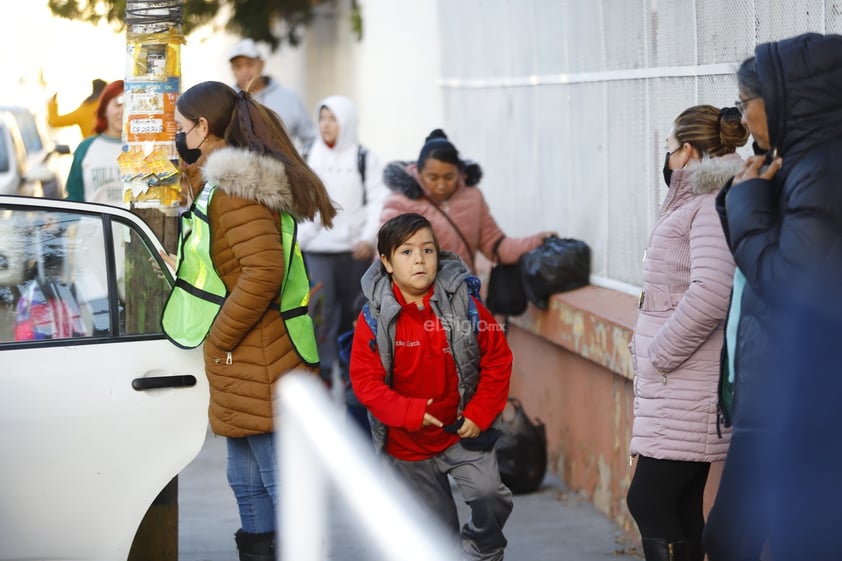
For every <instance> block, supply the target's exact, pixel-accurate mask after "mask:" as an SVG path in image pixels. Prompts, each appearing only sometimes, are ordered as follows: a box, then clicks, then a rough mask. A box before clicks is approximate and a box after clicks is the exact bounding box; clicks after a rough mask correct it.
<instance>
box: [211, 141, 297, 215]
mask: <svg viewBox="0 0 842 561" xmlns="http://www.w3.org/2000/svg"><path fill="white" fill-rule="evenodd" d="M202 175H203V176H204V179H205V181H206V182H208V183H210V184H212V185H216V187H217V188H218V189H221V190H223V191H225V192H226V193H228V194H229V195H231V196H234V197H239V198H242V199H248V200H252V201H256V202H258V203H260V204H262V205H264V206H266V207H267V208H270V209H272V210H276V211H283V212H289V213H292V212H293V197H292V191H291V190H290V188H289V179H288V178H287V173H286V167H285V166H284V164H283V162H281V161H279V160H276V159H275V158H273V157H271V156H265V155H262V154H257V153H255V152H253V151H251V150H246V149H243V148H234V147H230V146H229V147H226V148H220V149H219V150H216V151H214V152H213V153H212V154H210V155H209V156H208V159H207V161H206V162H205V165H204V166H202Z"/></svg>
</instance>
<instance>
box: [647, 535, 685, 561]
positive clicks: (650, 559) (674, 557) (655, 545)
mask: <svg viewBox="0 0 842 561" xmlns="http://www.w3.org/2000/svg"><path fill="white" fill-rule="evenodd" d="M643 556H644V557H645V558H646V561H689V559H690V557H689V552H688V550H687V542H686V541H683V540H682V541H678V542H668V541H667V540H665V539H664V538H643Z"/></svg>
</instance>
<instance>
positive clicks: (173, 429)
mask: <svg viewBox="0 0 842 561" xmlns="http://www.w3.org/2000/svg"><path fill="white" fill-rule="evenodd" d="M160 249H161V244H160V242H159V241H158V240H157V239H156V237H155V235H154V234H153V232H152V231H151V230H150V228H149V227H148V226H147V225H146V224H145V223H144V222H143V221H142V220H141V219H140V218H139V217H138V216H136V215H134V214H132V213H131V212H129V211H127V210H124V209H121V208H118V207H113V206H108V205H99V204H94V203H79V202H72V201H66V200H53V199H44V198H32V197H21V196H0V364H2V367H0V382H2V387H3V389H2V391H0V449H2V450H5V451H6V453H5V454H4V459H3V461H2V462H0V559H86V560H117V559H126V558H127V556H128V553H129V550H130V548H131V544H132V541H133V539H134V536H135V533H136V532H137V529H138V526H139V524H140V522H141V519H142V518H143V516H144V514H145V513H146V511H147V510H148V508H149V506H150V505H151V504H152V502H153V501H154V500H155V497H156V496H157V495H158V493H159V492H160V491H161V490H162V489H163V488H164V487H165V486H166V485H167V483H168V482H170V481H171V480H172V479H173V477H175V476H176V475H177V474H178V473H179V472H180V471H181V470H182V469H183V468H184V467H185V466H186V465H187V464H188V463H189V462H190V461H192V459H193V458H194V457H195V456H196V455H197V454H198V452H199V450H200V449H201V447H202V444H203V442H204V438H205V434H206V430H207V407H208V384H207V378H206V377H205V374H204V368H203V361H202V354H201V349H194V350H191V351H187V350H182V349H179V348H177V347H175V346H174V345H173V344H171V343H170V342H169V341H168V340H167V338H166V337H165V335H164V334H163V333H162V331H161V328H160V310H161V309H162V308H163V304H164V301H165V299H166V297H167V295H168V294H169V290H170V287H171V286H172V284H173V282H174V279H173V275H172V271H171V270H170V269H169V268H168V267H167V266H166V265H165V264H164V263H163V262H162V260H161V258H160V256H159V254H158V251H159V250H160Z"/></svg>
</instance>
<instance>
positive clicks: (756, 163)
mask: <svg viewBox="0 0 842 561" xmlns="http://www.w3.org/2000/svg"><path fill="white" fill-rule="evenodd" d="M765 159H766V157H765V156H752V157H750V158H749V159H748V160H746V163H745V164H744V165H743V169H741V170H740V171H739V172H737V175H735V176H734V181H733V182H732V183H731V184H732V185H736V184H737V183H742V182H743V181H748V180H749V179H757V178H760V179H765V180H767V181H771V180H772V178H773V177H775V174H776V173H778V171H779V170H780V169H781V166H782V165H783V159H782V158H775V159H774V160H772V163H771V164H769V166H768V167H767V168H766V169H765V170H763V172H762V173H761V171H760V168H761V166H763V162H764V161H765Z"/></svg>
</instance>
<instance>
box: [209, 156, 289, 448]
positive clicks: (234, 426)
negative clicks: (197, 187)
mask: <svg viewBox="0 0 842 561" xmlns="http://www.w3.org/2000/svg"><path fill="white" fill-rule="evenodd" d="M202 172H203V174H204V176H205V179H206V181H207V182H208V183H210V184H213V185H216V186H217V189H216V191H215V192H214V195H213V199H211V202H210V207H209V208H208V218H209V221H210V229H211V258H212V259H213V263H214V266H215V267H216V271H217V273H219V276H220V277H221V278H222V281H223V282H224V283H225V287H226V288H227V289H228V296H227V298H226V300H225V303H224V304H223V306H222V309H221V310H220V312H219V315H218V316H217V317H216V320H215V321H214V323H213V325H212V326H211V330H210V333H209V334H208V338H207V339H206V340H205V344H204V357H205V371H206V373H207V376H208V380H209V382H210V408H209V417H210V424H211V428H212V430H213V432H214V433H216V434H218V435H221V436H229V437H243V436H249V435H253V434H262V433H267V432H271V431H272V430H273V411H272V396H273V384H274V383H275V382H276V381H277V380H278V378H280V377H281V376H282V375H283V374H284V373H286V372H289V371H290V370H293V369H295V368H298V367H302V361H301V359H300V358H299V357H298V355H297V353H296V352H295V350H294V349H293V346H292V343H291V341H290V339H289V336H288V334H287V331H286V328H285V327H284V323H283V320H282V319H281V316H280V312H279V298H280V287H281V282H282V281H283V276H284V250H283V247H282V245H281V234H280V224H279V220H280V212H281V211H289V210H290V208H291V206H292V194H291V192H290V190H289V183H288V180H287V175H286V171H285V169H284V165H283V164H282V163H281V162H279V161H277V160H275V159H273V158H269V157H267V156H260V155H257V154H255V153H253V152H249V151H246V150H243V149H239V148H231V147H226V148H221V149H218V150H216V151H214V152H213V153H212V154H211V155H209V156H208V158H207V161H206V162H205V163H204V165H203V167H202ZM228 353H231V360H230V364H228V363H227V362H228V361H227V357H228Z"/></svg>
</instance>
